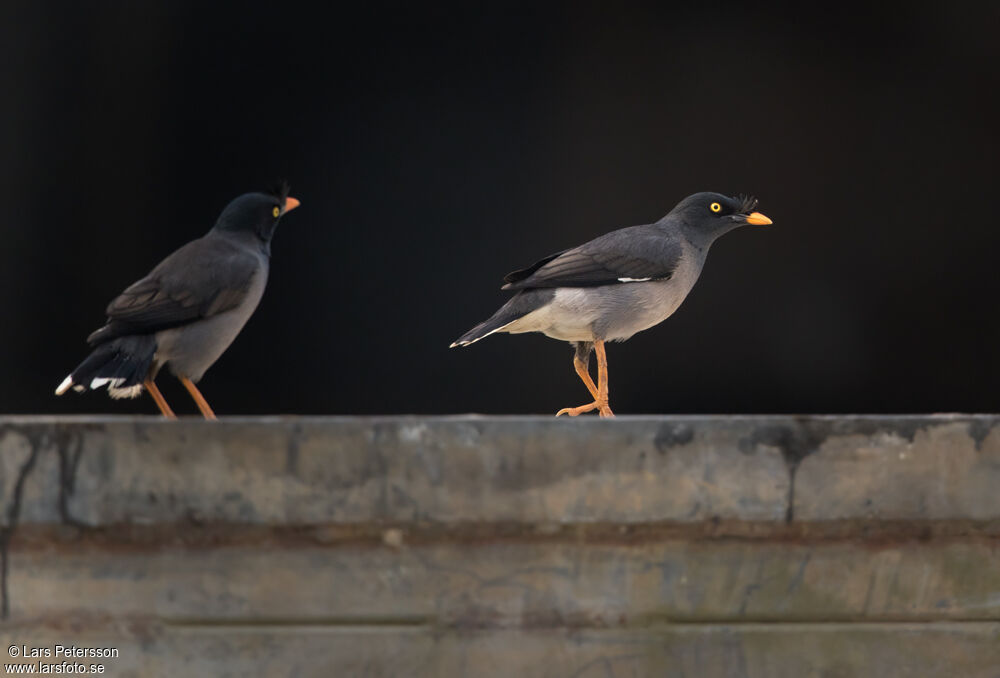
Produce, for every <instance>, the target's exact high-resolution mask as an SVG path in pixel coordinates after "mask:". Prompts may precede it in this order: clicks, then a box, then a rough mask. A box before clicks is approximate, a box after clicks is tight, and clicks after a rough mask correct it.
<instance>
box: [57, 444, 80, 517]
mask: <svg viewBox="0 0 1000 678" xmlns="http://www.w3.org/2000/svg"><path fill="white" fill-rule="evenodd" d="M56 451H57V452H58V453H59V517H60V518H62V521H63V523H65V524H67V525H72V526H73V527H78V528H81V529H82V528H85V527H86V525H84V523H82V522H81V521H79V520H77V519H76V518H74V517H73V516H72V515H71V513H70V510H69V499H70V497H72V496H73V492H74V491H75V490H76V472H77V469H78V468H79V466H80V458H81V457H82V456H83V436H82V435H81V434H80V433H79V432H75V433H73V434H72V435H66V434H65V433H64V432H60V434H59V436H58V445H57V446H56Z"/></svg>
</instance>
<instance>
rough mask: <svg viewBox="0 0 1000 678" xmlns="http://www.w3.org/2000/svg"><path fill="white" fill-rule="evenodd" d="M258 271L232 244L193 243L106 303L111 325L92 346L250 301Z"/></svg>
mask: <svg viewBox="0 0 1000 678" xmlns="http://www.w3.org/2000/svg"><path fill="white" fill-rule="evenodd" d="M259 266H260V261H259V260H258V259H257V258H256V257H255V256H254V255H253V254H252V253H250V252H247V251H245V250H243V249H240V248H238V247H236V246H235V245H233V244H232V243H229V242H227V241H224V240H218V239H214V238H201V239H198V240H194V241H192V242H190V243H188V244H187V245H184V246H183V247H181V248H180V249H178V250H177V251H176V252H174V253H173V254H171V255H170V256H168V257H167V258H166V259H164V260H163V261H162V262H160V263H159V265H157V266H156V268H154V269H153V270H152V271H150V273H149V275H147V276H146V277H145V278H143V279H141V280H139V281H137V282H135V283H133V284H132V285H130V286H129V287H128V288H127V289H126V290H125V291H124V292H122V293H121V294H120V295H118V296H117V297H116V298H115V299H114V300H113V301H112V302H111V303H110V304H108V308H107V311H106V313H107V316H108V323H107V325H105V326H104V327H102V328H101V329H99V330H97V331H96V332H94V333H93V334H91V335H90V337H89V338H88V341H90V342H91V343H100V342H103V341H107V340H108V339H112V338H114V337H118V336H122V335H124V334H149V333H152V332H159V331H160V330H165V329H169V328H171V327H178V326H181V325H186V324H188V323H190V322H193V321H195V320H198V319H200V318H207V317H210V316H213V315H216V314H218V313H222V312H224V311H228V310H230V309H232V308H235V307H237V306H239V304H240V302H242V301H243V299H244V298H246V295H247V292H248V290H249V288H250V283H251V280H252V279H253V276H254V274H255V273H256V272H257V269H258V268H259Z"/></svg>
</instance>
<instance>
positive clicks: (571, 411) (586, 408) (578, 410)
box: [556, 400, 615, 417]
mask: <svg viewBox="0 0 1000 678" xmlns="http://www.w3.org/2000/svg"><path fill="white" fill-rule="evenodd" d="M593 410H598V412H599V413H600V415H601V416H602V417H613V416H615V415H614V413H613V412H612V411H611V408H610V407H608V404H607V402H603V403H602V402H598V401H596V400H595V401H594V402H592V403H590V404H588V405H580V406H579V407H564V408H562V409H561V410H559V411H558V412H556V416H557V417H559V416H562V415H564V414H568V415H569V416H571V417H578V416H580V415H581V414H586V413H587V412H591V411H593Z"/></svg>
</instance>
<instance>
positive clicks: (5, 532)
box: [0, 436, 42, 619]
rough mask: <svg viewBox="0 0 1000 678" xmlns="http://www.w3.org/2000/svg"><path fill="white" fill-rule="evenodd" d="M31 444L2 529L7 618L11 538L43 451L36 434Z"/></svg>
mask: <svg viewBox="0 0 1000 678" xmlns="http://www.w3.org/2000/svg"><path fill="white" fill-rule="evenodd" d="M26 437H27V439H28V442H29V443H30V444H31V453H30V454H29V455H28V459H27V460H26V461H25V462H24V463H23V464H22V465H21V468H20V470H19V471H18V473H17V481H16V482H15V483H14V494H13V497H12V498H11V502H10V505H9V506H8V507H7V524H6V525H5V526H4V527H3V528H2V529H0V617H2V618H4V619H7V618H9V617H10V591H9V590H8V588H7V575H8V573H9V572H10V540H11V538H12V537H13V536H14V531H15V530H16V529H17V522H18V519H19V518H20V517H21V499H22V497H23V496H24V484H25V482H26V481H27V480H28V475H29V474H30V473H31V471H32V469H33V468H34V467H35V462H37V461H38V456H39V454H40V453H41V451H42V446H41V444H40V442H41V441H39V440H37V439H36V437H35V436H26Z"/></svg>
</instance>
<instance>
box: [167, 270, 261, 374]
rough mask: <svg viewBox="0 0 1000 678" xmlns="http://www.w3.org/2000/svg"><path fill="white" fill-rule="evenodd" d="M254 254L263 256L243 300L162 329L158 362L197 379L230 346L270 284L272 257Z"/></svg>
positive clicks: (171, 369) (177, 372)
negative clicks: (211, 313)
mask: <svg viewBox="0 0 1000 678" xmlns="http://www.w3.org/2000/svg"><path fill="white" fill-rule="evenodd" d="M254 255H255V256H257V257H258V258H259V265H258V266H257V267H256V270H255V271H254V273H253V275H252V276H251V277H250V281H249V283H248V285H247V288H246V294H245V296H244V297H243V299H241V300H240V303H239V304H237V305H236V306H234V307H233V308H230V309H228V310H226V311H223V312H222V313H218V314H216V315H212V316H210V317H207V318H202V319H199V320H197V321H195V322H193V323H190V324H188V325H184V326H181V327H176V328H173V329H169V330H164V331H161V332H158V333H157V334H156V343H157V351H156V358H155V360H156V363H157V364H159V365H163V364H164V363H169V365H170V371H171V372H173V373H174V374H175V375H177V376H185V377H188V378H189V379H191V380H192V381H195V382H197V381H198V380H199V379H201V377H202V375H204V373H205V371H206V370H207V369H208V368H209V367H211V366H212V365H213V364H214V363H215V361H216V360H218V359H219V357H220V356H221V355H222V354H223V353H224V352H225V350H226V349H227V348H229V345H230V344H232V343H233V340H234V339H236V336H237V335H238V334H239V333H240V330H242V329H243V326H244V325H246V323H247V321H248V320H249V319H250V316H251V315H253V313H254V311H255V310H257V305H258V304H260V300H261V298H262V297H263V296H264V288H265V287H267V277H268V272H269V269H270V260H269V258H268V257H267V256H266V255H264V254H263V253H259V252H255V253H254Z"/></svg>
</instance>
